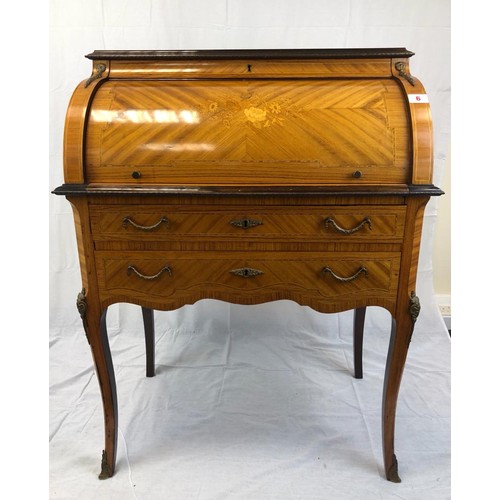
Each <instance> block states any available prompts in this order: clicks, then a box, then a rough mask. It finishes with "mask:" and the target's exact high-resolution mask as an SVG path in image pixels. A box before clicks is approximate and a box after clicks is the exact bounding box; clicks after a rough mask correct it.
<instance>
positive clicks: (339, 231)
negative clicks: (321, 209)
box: [325, 217, 372, 234]
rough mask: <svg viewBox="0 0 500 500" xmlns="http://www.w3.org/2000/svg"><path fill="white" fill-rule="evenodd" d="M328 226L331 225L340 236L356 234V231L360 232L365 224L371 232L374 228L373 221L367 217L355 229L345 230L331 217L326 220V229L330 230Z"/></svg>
mask: <svg viewBox="0 0 500 500" xmlns="http://www.w3.org/2000/svg"><path fill="white" fill-rule="evenodd" d="M328 224H331V225H332V226H333V228H334V229H335V231H337V232H338V233H340V234H352V233H355V232H356V231H359V230H360V229H361V228H362V227H363V226H364V225H365V224H367V225H368V229H370V230H371V228H372V221H371V220H370V218H369V217H365V218H364V219H363V220H362V221H361V222H360V223H359V224H358V225H357V226H356V227H353V228H352V229H344V228H343V227H340V226H339V225H338V224H337V223H336V222H335V220H334V219H332V218H331V217H327V218H326V219H325V227H326V228H328Z"/></svg>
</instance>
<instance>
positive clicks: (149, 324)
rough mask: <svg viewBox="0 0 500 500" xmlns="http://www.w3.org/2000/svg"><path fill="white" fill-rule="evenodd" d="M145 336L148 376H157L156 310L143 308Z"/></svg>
mask: <svg viewBox="0 0 500 500" xmlns="http://www.w3.org/2000/svg"><path fill="white" fill-rule="evenodd" d="M142 319H143V322H144V337H145V340H146V377H154V376H155V323H154V310H153V309H149V308H147V307H143V308H142Z"/></svg>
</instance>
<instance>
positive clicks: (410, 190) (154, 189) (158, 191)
mask: <svg viewBox="0 0 500 500" xmlns="http://www.w3.org/2000/svg"><path fill="white" fill-rule="evenodd" d="M52 194H57V195H127V196H128V195H158V196H168V195H183V194H188V195H200V196H207V195H213V196H290V195H291V196H317V195H327V196H355V195H361V196H440V195H442V194H444V192H443V191H442V190H441V189H439V188H437V187H436V186H434V185H433V184H422V185H410V186H389V185H388V186H322V187H316V186H314V187H308V186H241V187H238V186H228V187H212V186H200V187H198V186H92V185H88V184H63V185H62V186H59V187H57V188H56V189H54V190H53V191H52Z"/></svg>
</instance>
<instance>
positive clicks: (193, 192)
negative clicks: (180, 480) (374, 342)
mask: <svg viewBox="0 0 500 500" xmlns="http://www.w3.org/2000/svg"><path fill="white" fill-rule="evenodd" d="M412 55H413V54H412V53H411V52H409V51H407V50H406V49H342V50H340V49H339V50H333V49H332V50H330V49H318V50H314V49H307V50H230V51H227V50H224V51H95V52H93V53H92V54H89V55H88V56H87V57H88V58H89V59H91V60H92V63H93V69H92V74H91V75H90V77H88V78H87V79H85V80H84V81H82V82H81V83H80V84H79V85H78V87H77V88H76V90H75V92H74V94H73V96H72V98H71V101H70V104H69V107H68V111H67V117H66V124H65V133H64V181H65V183H64V184H63V185H62V186H60V187H58V188H57V189H55V191H54V193H56V194H60V195H65V196H66V197H67V199H68V200H69V202H70V203H71V205H72V208H73V212H74V219H75V227H76V235H77V242H78V252H79V258H80V265H81V274H82V286H83V287H82V290H81V292H80V293H79V294H78V296H77V308H78V311H79V313H80V315H81V318H82V321H83V325H84V329H85V333H86V335H87V339H88V342H89V344H90V347H91V350H92V354H93V359H94V363H95V369H96V373H97V376H98V380H99V384H100V389H101V395H102V401H103V409H104V427H105V446H104V451H103V453H102V471H101V475H100V478H107V477H110V476H112V475H113V473H114V469H115V461H116V446H117V430H118V427H117V419H118V409H117V397H116V386H115V378H114V372H113V364H112V358H111V353H110V349H109V344H108V338H107V333H106V309H107V307H108V306H110V305H111V304H113V303H117V302H129V303H133V304H137V305H139V306H141V307H142V312H143V318H144V326H145V337H146V375H147V376H153V375H154V318H153V311H154V310H155V309H156V310H173V309H176V308H179V307H181V306H183V305H185V304H192V303H194V302H196V301H198V300H200V299H207V298H211V299H219V300H223V301H228V302H232V303H236V304H258V303H263V302H267V301H274V300H280V299H288V300H293V301H295V302H297V303H298V304H301V305H307V306H310V307H311V308H313V309H315V310H317V311H321V312H325V313H335V312H341V311H346V310H350V309H354V342H353V345H354V349H353V351H354V352H353V356H354V376H355V377H357V378H361V377H362V343H363V324H364V317H365V311H366V307H367V306H381V307H384V308H385V309H387V310H388V311H389V312H390V313H391V315H392V318H393V326H392V333H391V338H390V345H389V349H388V357H387V365H386V374H385V382H384V394H383V405H382V424H383V425H382V427H383V432H382V433H383V454H384V464H385V473H386V476H387V479H389V480H390V481H394V482H399V481H400V479H399V476H398V467H397V460H396V456H395V454H394V428H395V412H396V402H397V395H398V391H399V386H400V382H401V377H402V373H403V368H404V364H405V359H406V355H407V350H408V346H409V344H410V340H411V336H412V332H413V327H414V324H415V321H416V319H417V316H418V313H419V310H420V304H419V300H418V297H417V295H416V289H415V282H416V274H417V264H418V255H419V246H420V235H421V228H422V221H423V213H424V208H425V206H426V203H427V202H428V200H429V198H430V196H435V195H440V194H442V191H441V190H439V189H438V188H436V187H435V186H434V185H433V184H432V154H433V151H432V125H431V117H430V111H429V104H428V98H427V95H426V93H425V90H424V88H423V86H422V84H421V83H420V82H419V81H418V80H417V79H416V78H415V77H414V76H413V75H411V73H410V69H409V62H408V61H409V57H411V56H412Z"/></svg>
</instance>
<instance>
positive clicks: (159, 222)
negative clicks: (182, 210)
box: [122, 215, 169, 231]
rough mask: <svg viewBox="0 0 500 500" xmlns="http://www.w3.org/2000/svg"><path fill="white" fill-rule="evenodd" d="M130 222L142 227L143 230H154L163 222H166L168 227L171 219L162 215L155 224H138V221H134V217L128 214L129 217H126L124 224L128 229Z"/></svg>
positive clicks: (132, 224)
mask: <svg viewBox="0 0 500 500" xmlns="http://www.w3.org/2000/svg"><path fill="white" fill-rule="evenodd" d="M129 224H130V225H131V226H132V227H135V228H136V229H140V230H141V231H154V230H155V229H157V228H159V227H160V226H161V225H162V224H165V226H166V227H168V225H169V221H168V219H167V218H166V217H162V218H161V219H160V220H159V221H158V222H157V223H156V224H153V225H152V226H141V225H140V224H137V222H134V221H133V220H132V217H130V216H128V215H127V217H124V219H123V222H122V226H123V227H124V228H125V229H126V228H127V227H128V225H129Z"/></svg>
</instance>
